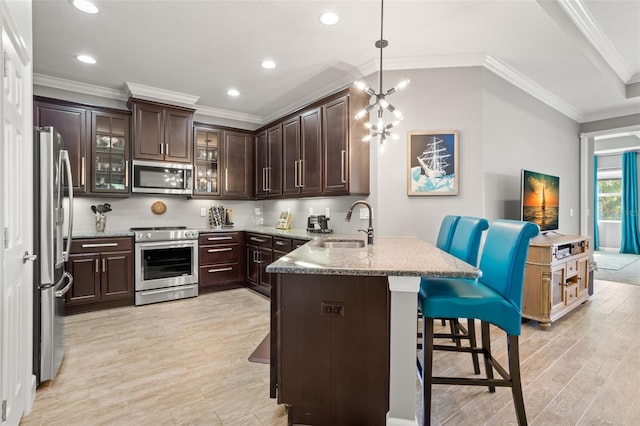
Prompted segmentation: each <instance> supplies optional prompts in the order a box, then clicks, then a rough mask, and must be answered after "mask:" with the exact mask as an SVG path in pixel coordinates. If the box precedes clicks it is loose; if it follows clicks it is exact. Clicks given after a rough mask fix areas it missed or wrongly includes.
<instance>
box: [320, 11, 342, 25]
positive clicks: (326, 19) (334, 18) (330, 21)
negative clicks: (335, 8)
mask: <svg viewBox="0 0 640 426" xmlns="http://www.w3.org/2000/svg"><path fill="white" fill-rule="evenodd" d="M339 20H340V17H339V16H338V15H336V14H335V13H333V12H325V13H323V14H322V15H320V22H322V23H323V24H325V25H334V24H337V23H338V21H339Z"/></svg>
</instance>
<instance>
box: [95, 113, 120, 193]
mask: <svg viewBox="0 0 640 426" xmlns="http://www.w3.org/2000/svg"><path fill="white" fill-rule="evenodd" d="M129 119H130V117H129V115H128V114H116V113H108V112H100V111H91V135H92V137H91V158H92V167H91V179H90V180H91V192H94V193H105V192H106V193H119V192H121V193H125V194H126V193H129V126H130V124H129V121H130V120H129Z"/></svg>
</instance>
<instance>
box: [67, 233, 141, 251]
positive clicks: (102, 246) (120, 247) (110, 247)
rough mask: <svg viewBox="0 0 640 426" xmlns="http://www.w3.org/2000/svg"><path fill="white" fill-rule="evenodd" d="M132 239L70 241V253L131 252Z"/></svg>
mask: <svg viewBox="0 0 640 426" xmlns="http://www.w3.org/2000/svg"><path fill="white" fill-rule="evenodd" d="M132 247H133V238H131V237H124V238H86V239H84V238H83V239H78V240H72V241H71V253H102V252H105V251H131V250H132Z"/></svg>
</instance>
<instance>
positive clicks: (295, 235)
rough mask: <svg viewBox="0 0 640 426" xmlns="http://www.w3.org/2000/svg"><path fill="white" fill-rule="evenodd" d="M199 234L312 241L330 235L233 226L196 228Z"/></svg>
mask: <svg viewBox="0 0 640 426" xmlns="http://www.w3.org/2000/svg"><path fill="white" fill-rule="evenodd" d="M198 231H199V232H200V233H204V232H253V233H256V234H265V235H271V236H273V237H287V238H297V239H300V240H307V241H309V240H313V239H317V238H324V237H325V236H327V235H331V234H314V233H310V232H307V230H306V229H286V230H284V229H276V228H275V227H273V226H234V227H232V228H198Z"/></svg>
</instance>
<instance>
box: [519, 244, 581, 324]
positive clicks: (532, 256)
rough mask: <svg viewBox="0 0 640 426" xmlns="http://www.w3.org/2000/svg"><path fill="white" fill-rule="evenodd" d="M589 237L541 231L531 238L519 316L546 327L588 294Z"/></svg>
mask: <svg viewBox="0 0 640 426" xmlns="http://www.w3.org/2000/svg"><path fill="white" fill-rule="evenodd" d="M589 256H590V250H589V237H586V236H582V235H556V234H550V233H548V234H545V235H539V236H537V237H536V238H533V239H531V243H530V245H529V254H528V256H527V263H526V269H525V276H524V291H523V294H522V316H523V317H525V318H529V319H533V320H536V321H538V322H539V323H540V328H541V329H543V330H546V329H547V328H549V326H550V325H551V323H552V322H553V321H555V320H556V319H558V318H560V317H562V316H563V315H565V314H567V313H569V312H571V311H572V310H573V309H575V308H576V307H577V306H579V305H580V304H581V303H583V302H584V301H586V300H587V299H588V298H589V291H588V290H589Z"/></svg>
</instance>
